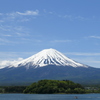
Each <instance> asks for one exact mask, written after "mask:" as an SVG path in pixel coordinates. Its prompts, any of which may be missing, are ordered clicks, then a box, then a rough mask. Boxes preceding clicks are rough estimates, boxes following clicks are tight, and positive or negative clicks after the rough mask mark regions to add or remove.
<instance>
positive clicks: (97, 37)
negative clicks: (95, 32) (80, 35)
mask: <svg viewBox="0 0 100 100" xmlns="http://www.w3.org/2000/svg"><path fill="white" fill-rule="evenodd" d="M89 37H90V38H96V39H100V36H89Z"/></svg>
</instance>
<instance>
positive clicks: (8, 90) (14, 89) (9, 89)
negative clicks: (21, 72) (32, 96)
mask: <svg viewBox="0 0 100 100" xmlns="http://www.w3.org/2000/svg"><path fill="white" fill-rule="evenodd" d="M25 88H26V86H4V87H0V93H23V90H24V89H25Z"/></svg>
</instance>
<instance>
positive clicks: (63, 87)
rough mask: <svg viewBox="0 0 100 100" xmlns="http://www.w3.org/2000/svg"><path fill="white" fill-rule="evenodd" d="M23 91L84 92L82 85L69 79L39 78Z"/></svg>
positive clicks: (50, 92)
mask: <svg viewBox="0 0 100 100" xmlns="http://www.w3.org/2000/svg"><path fill="white" fill-rule="evenodd" d="M23 92H24V93H37V94H52V93H85V89H84V87H82V86H81V85H80V84H77V83H74V82H72V81H69V80H63V81H59V80H40V81H38V82H37V83H36V82H35V83H33V84H31V85H30V86H28V87H27V88H26V89H25V90H24V91H23Z"/></svg>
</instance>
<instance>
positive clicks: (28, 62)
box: [10, 48, 88, 68]
mask: <svg viewBox="0 0 100 100" xmlns="http://www.w3.org/2000/svg"><path fill="white" fill-rule="evenodd" d="M47 65H56V66H72V67H86V68H87V67H88V66H86V65H83V64H80V63H78V62H75V61H73V60H72V59H69V58H68V57H66V56H65V55H64V54H62V53H60V52H59V51H57V50H55V49H52V48H50V49H44V50H42V51H40V52H39V53H37V54H35V55H33V56H31V57H29V58H27V59H24V60H22V61H20V62H18V63H15V64H13V65H11V66H10V67H20V66H25V67H26V68H29V67H30V66H31V67H34V68H37V67H44V66H47Z"/></svg>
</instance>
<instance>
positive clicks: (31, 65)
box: [0, 48, 100, 85]
mask: <svg viewBox="0 0 100 100" xmlns="http://www.w3.org/2000/svg"><path fill="white" fill-rule="evenodd" d="M42 79H55V80H72V81H74V82H78V83H82V84H87V83H88V84H89V83H91V82H92V83H93V84H98V83H100V69H99V68H94V67H90V66H88V65H85V64H81V63H78V62H76V61H74V60H72V59H70V58H68V57H66V56H65V55H64V54H62V53H60V52H59V51H57V50H55V49H52V48H50V49H44V50H42V51H40V52H39V53H37V54H35V55H33V56H31V57H29V58H27V59H24V60H22V61H19V62H17V63H14V64H12V65H10V66H7V67H5V68H2V69H0V85H4V84H7V85H8V84H10V85H11V84H17V85H19V84H31V83H33V82H36V81H38V80H42Z"/></svg>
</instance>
